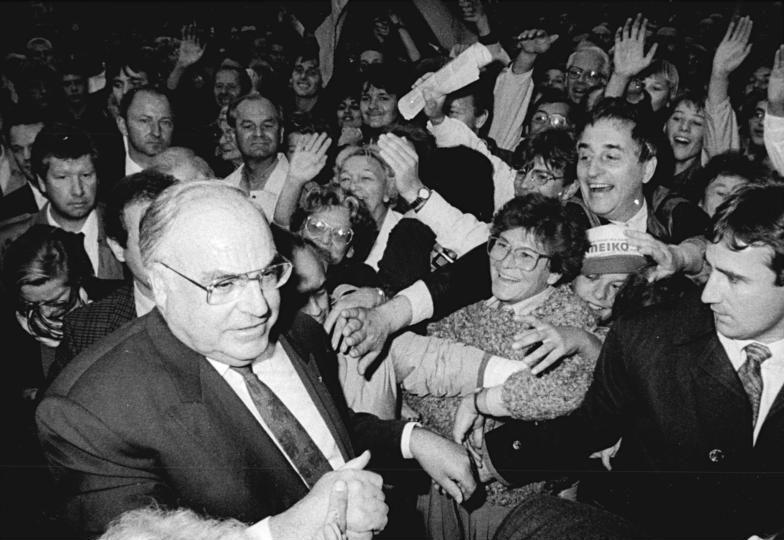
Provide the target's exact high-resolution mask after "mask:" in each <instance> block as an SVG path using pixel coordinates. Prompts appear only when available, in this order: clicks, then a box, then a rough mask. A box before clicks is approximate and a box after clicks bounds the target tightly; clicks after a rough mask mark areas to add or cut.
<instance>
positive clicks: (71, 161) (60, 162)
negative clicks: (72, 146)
mask: <svg viewBox="0 0 784 540" xmlns="http://www.w3.org/2000/svg"><path fill="white" fill-rule="evenodd" d="M88 168H89V169H92V168H93V157H92V156H91V155H90V154H85V155H83V156H79V157H77V158H64V159H63V158H58V157H55V156H50V157H49V166H48V169H47V170H48V172H49V173H52V172H54V170H55V169H57V170H60V171H63V170H74V169H88Z"/></svg>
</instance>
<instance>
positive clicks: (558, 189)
mask: <svg viewBox="0 0 784 540" xmlns="http://www.w3.org/2000/svg"><path fill="white" fill-rule="evenodd" d="M514 187H515V196H519V195H523V194H524V193H530V192H532V191H535V192H538V193H541V194H542V195H544V196H546V197H554V198H561V197H562V196H563V192H564V171H563V170H562V169H556V168H553V167H550V166H549V165H548V164H547V163H546V162H545V160H544V159H542V157H541V156H536V157H534V159H533V161H531V162H529V163H527V164H526V166H525V167H523V169H522V170H519V171H517V176H516V177H515V183H514Z"/></svg>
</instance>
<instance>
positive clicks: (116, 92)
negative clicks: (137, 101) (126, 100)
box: [109, 66, 150, 110]
mask: <svg viewBox="0 0 784 540" xmlns="http://www.w3.org/2000/svg"><path fill="white" fill-rule="evenodd" d="M149 83H150V79H149V77H148V76H147V73H145V72H144V71H134V70H133V69H131V68H130V67H129V66H123V67H122V68H121V69H120V71H119V72H118V73H117V75H115V76H114V78H113V79H112V93H111V95H110V97H109V106H110V107H116V108H117V110H119V107H120V102H121V101H122V98H123V96H124V95H125V94H127V93H128V92H130V91H131V89H133V88H139V87H141V86H146V85H148V84H149Z"/></svg>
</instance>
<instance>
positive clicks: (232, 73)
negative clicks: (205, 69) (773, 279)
mask: <svg viewBox="0 0 784 540" xmlns="http://www.w3.org/2000/svg"><path fill="white" fill-rule="evenodd" d="M218 79H222V80H225V79H232V80H233V81H235V82H239V80H240V74H239V73H238V72H237V70H234V69H220V70H218V73H216V74H215V82H218Z"/></svg>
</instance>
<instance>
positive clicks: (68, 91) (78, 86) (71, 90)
mask: <svg viewBox="0 0 784 540" xmlns="http://www.w3.org/2000/svg"><path fill="white" fill-rule="evenodd" d="M61 82H62V85H63V93H64V94H65V98H66V99H67V100H68V102H69V103H71V104H74V105H76V104H81V103H84V100H85V99H86V98H87V80H86V79H85V78H84V77H82V76H81V75H79V74H76V73H66V74H64V75H63V77H62V80H61Z"/></svg>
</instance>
